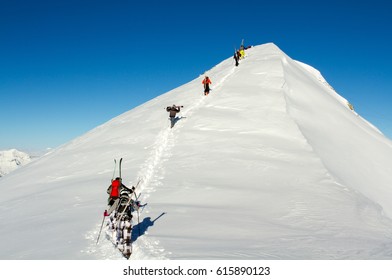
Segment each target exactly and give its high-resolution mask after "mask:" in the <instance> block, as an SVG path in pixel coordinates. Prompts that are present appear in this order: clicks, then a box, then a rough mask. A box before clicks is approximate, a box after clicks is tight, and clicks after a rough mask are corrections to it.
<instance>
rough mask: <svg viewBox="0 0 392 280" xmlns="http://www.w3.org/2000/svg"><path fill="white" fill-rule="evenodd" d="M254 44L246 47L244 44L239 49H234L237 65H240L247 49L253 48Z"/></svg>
mask: <svg viewBox="0 0 392 280" xmlns="http://www.w3.org/2000/svg"><path fill="white" fill-rule="evenodd" d="M251 47H252V46H248V47H244V45H241V47H240V49H239V50H234V56H233V58H234V60H235V66H238V65H239V61H240V60H241V59H244V58H245V50H247V49H249V48H251Z"/></svg>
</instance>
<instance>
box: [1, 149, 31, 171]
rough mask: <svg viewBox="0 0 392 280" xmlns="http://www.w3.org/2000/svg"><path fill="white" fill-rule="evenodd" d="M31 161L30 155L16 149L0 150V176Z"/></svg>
mask: <svg viewBox="0 0 392 280" xmlns="http://www.w3.org/2000/svg"><path fill="white" fill-rule="evenodd" d="M30 161H31V157H30V155H28V154H26V153H24V152H21V151H18V150H16V149H11V150H6V151H0V177H2V176H4V175H6V174H8V173H10V172H12V171H13V170H15V169H17V168H18V167H20V166H22V165H25V164H27V163H29V162H30Z"/></svg>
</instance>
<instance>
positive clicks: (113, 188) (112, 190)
mask: <svg viewBox="0 0 392 280" xmlns="http://www.w3.org/2000/svg"><path fill="white" fill-rule="evenodd" d="M123 189H128V188H127V187H126V186H125V185H124V184H123V183H122V179H121V178H120V177H117V178H116V179H114V180H112V183H111V184H110V186H109V188H108V189H107V191H106V192H107V193H108V194H109V198H108V205H109V206H112V205H113V204H114V202H115V201H116V200H118V199H119V198H120V193H121V190H123ZM128 190H129V189H128Z"/></svg>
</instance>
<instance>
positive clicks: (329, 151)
mask: <svg viewBox="0 0 392 280" xmlns="http://www.w3.org/2000/svg"><path fill="white" fill-rule="evenodd" d="M233 62H234V61H233V59H232V58H231V57H230V58H228V59H226V60H224V61H222V62H221V63H219V64H218V65H216V66H215V67H213V68H212V69H210V70H208V71H206V75H208V76H209V77H210V78H211V80H212V84H211V88H212V91H211V93H210V95H209V96H204V94H203V86H202V80H203V78H204V75H202V76H200V77H197V78H195V79H194V80H193V81H191V82H189V83H187V84H184V85H183V86H180V87H178V88H176V89H173V90H171V91H169V92H167V93H165V94H163V95H161V96H158V97H156V98H154V99H152V100H150V101H149V102H147V103H145V104H142V105H140V106H138V107H137V108H134V109H132V110H130V111H128V112H126V113H124V114H122V115H120V116H118V117H116V118H114V119H112V120H110V121H108V122H107V123H105V124H103V125H101V126H99V127H97V128H95V129H93V130H92V131H90V132H88V133H86V134H85V135H82V136H80V137H78V138H77V139H74V140H73V141H71V142H69V143H67V144H65V145H63V146H61V147H59V148H57V149H55V150H53V152H51V153H50V154H48V155H46V156H44V157H42V158H40V159H39V160H36V161H34V162H32V163H31V164H29V165H28V166H26V167H25V168H23V170H21V172H18V174H10V175H9V176H6V177H4V178H2V180H1V181H0V189H1V190H2V196H1V198H0V207H2V208H1V210H2V211H0V220H1V221H3V222H4V223H7V229H4V227H1V228H0V237H1V238H0V258H11V259H36V258H40V259H70V258H71V259H83V258H87V259H92V258H93V259H102V258H105V259H106V258H111V259H113V258H121V254H120V253H119V252H118V250H117V249H116V248H114V247H113V246H112V244H111V243H110V242H109V241H108V240H106V239H105V238H101V241H100V243H99V244H98V245H96V239H97V235H98V232H99V227H100V224H101V221H102V212H103V210H104V209H105V207H106V202H107V194H106V189H107V187H108V185H109V183H110V180H111V178H112V176H113V169H114V163H113V158H117V159H119V158H120V157H122V158H123V159H124V160H123V170H122V177H123V182H124V183H125V184H126V185H128V186H130V185H134V184H136V182H137V181H139V179H141V183H140V185H139V186H138V188H137V193H138V194H140V199H141V201H142V204H143V205H144V207H143V211H141V213H140V217H139V219H136V217H135V218H134V223H135V226H137V227H136V228H138V229H140V232H137V233H135V235H134V236H133V241H134V242H133V250H134V251H133V254H132V257H131V258H134V259H165V258H173V259H237V258H241V259H339V258H340V259H342V258H344V259H349V258H351V259H353V258H355V259H359V258H360V259H363V258H378V259H379V258H390V257H391V255H392V253H391V252H392V246H391V243H390V239H391V237H392V232H391V228H392V223H391V220H390V219H391V217H392V207H391V204H390V201H391V200H392V190H391V188H390V185H391V178H390V175H389V174H390V173H391V170H390V169H391V166H392V143H391V141H390V140H389V139H387V138H385V137H384V136H383V135H382V134H380V133H379V132H378V131H377V130H375V129H374V127H372V126H371V125H369V123H368V122H366V121H364V120H363V119H362V118H361V117H360V116H358V115H357V114H356V113H355V112H353V111H352V110H350V109H349V108H348V106H347V104H346V103H345V99H344V98H343V97H341V96H340V95H339V94H337V93H336V92H335V91H334V90H333V89H332V88H331V87H329V86H327V85H326V84H325V83H326V81H325V80H324V79H323V78H321V77H322V76H321V74H319V72H318V71H317V70H314V69H313V68H311V67H309V66H307V65H304V64H302V63H299V62H297V61H295V60H293V59H291V58H290V57H289V56H287V55H286V54H285V53H283V52H282V51H281V50H280V49H279V48H278V47H277V46H275V45H274V44H272V43H269V44H265V45H261V46H255V47H252V48H250V49H247V50H246V58H245V59H243V60H241V61H240V64H239V66H238V67H235V65H234V63H233ZM172 104H176V105H182V106H184V107H183V108H182V109H181V111H180V113H178V114H177V119H176V122H175V125H174V127H173V128H172V129H171V128H170V121H169V119H168V113H167V112H166V110H165V108H166V107H167V106H170V105H172ZM22 171H23V172H22ZM116 173H117V172H116ZM26 203H28V205H29V214H28V215H26V212H25V211H21V210H20V207H21V205H26ZM24 209H26V207H25V206H24ZM22 227H23V230H21V228H22ZM26 229H28V230H27V232H26ZM10 231H11V232H13V234H12V235H10V234H9V232H10ZM26 234H27V235H28V236H29V240H27V241H25V240H26V239H25V238H22V237H23V236H25V235H26ZM42 235H45V238H43V236H42ZM14 240H19V242H13V241H14ZM31 240H33V241H34V242H31Z"/></svg>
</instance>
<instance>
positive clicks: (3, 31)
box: [0, 0, 392, 150]
mask: <svg viewBox="0 0 392 280" xmlns="http://www.w3.org/2000/svg"><path fill="white" fill-rule="evenodd" d="M391 27H392V16H391V4H390V3H389V1H387V0H385V1H379V0H372V1H361V0H357V1H342V0H341V1H323V2H320V1H300V0H296V1H283V0H282V1H273V0H269V1H261V0H246V1H238V0H237V1H232V0H225V1H214V0H209V1H185V0H184V1H171V0H165V1H157V0H152V1H148V0H146V1H133V0H110V1H108V0H104V1H103V0H56V1H53V0H46V1H43V0H34V1H30V0H12V1H6V0H0V99H1V110H0V120H1V134H0V150H3V149H8V148H18V149H22V150H39V149H44V148H47V147H56V146H58V145H61V144H63V143H65V142H68V141H69V140H72V139H73V138H75V137H77V136H80V135H81V134H83V133H85V132H87V131H89V130H90V129H92V128H94V127H96V126H98V125H100V124H102V123H104V122H106V121H108V120H109V119H111V118H113V117H115V116H117V115H119V114H121V113H123V112H125V111H128V110H130V109H132V108H133V107H135V106H137V105H140V104H142V103H144V102H146V101H148V100H150V99H151V98H153V97H155V96H157V95H160V94H163V93H165V92H167V91H169V90H171V89H173V88H176V87H178V86H180V85H182V84H184V83H187V82H189V81H190V80H192V79H194V78H196V77H197V76H198V75H199V74H202V73H203V72H204V71H205V70H208V69H210V68H211V67H213V66H214V65H216V64H218V63H219V62H221V61H222V60H223V59H226V58H228V57H230V56H231V55H232V52H233V48H234V46H237V47H238V46H239V44H240V42H241V39H243V38H244V39H245V44H247V45H248V44H249V45H259V44H263V43H267V42H273V43H275V44H276V45H277V46H279V47H280V48H281V49H282V50H283V51H284V52H285V53H286V54H287V55H289V56H290V57H291V58H293V59H296V60H300V61H302V62H305V63H307V64H310V65H312V66H313V67H315V68H317V69H318V70H320V71H321V73H322V75H323V76H324V77H325V78H326V79H327V81H328V82H329V83H330V84H331V85H332V86H333V87H334V88H335V90H336V91H337V92H338V93H339V94H341V95H342V96H344V97H345V98H347V99H348V100H349V101H350V102H351V103H352V104H353V105H354V106H355V109H356V111H357V112H358V113H359V114H361V115H362V116H363V117H364V118H366V119H367V120H369V121H370V122H371V123H373V124H374V125H376V126H377V127H378V128H380V129H381V130H382V131H383V132H384V134H386V135H387V136H388V137H390V138H391V137H392V112H391V111H392V110H391V105H392V97H391V93H392V85H391V77H392V70H391V65H390V64H391V61H392V55H391V52H392V41H391V40H392V36H391V35H392V31H391V30H392V28H391Z"/></svg>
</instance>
